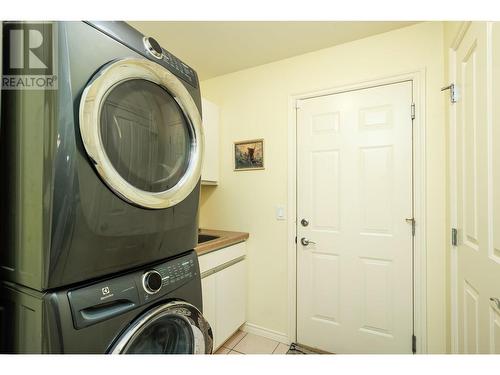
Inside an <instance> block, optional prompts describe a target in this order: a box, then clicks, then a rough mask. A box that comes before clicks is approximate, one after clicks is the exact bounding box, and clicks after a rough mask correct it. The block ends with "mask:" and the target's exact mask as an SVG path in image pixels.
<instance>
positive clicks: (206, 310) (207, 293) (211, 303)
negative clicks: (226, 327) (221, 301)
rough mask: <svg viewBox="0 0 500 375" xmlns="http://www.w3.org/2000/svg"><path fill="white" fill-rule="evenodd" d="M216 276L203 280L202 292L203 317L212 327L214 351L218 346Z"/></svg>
mask: <svg viewBox="0 0 500 375" xmlns="http://www.w3.org/2000/svg"><path fill="white" fill-rule="evenodd" d="M215 276H216V275H215V274H213V275H210V276H207V277H204V278H203V279H201V290H202V295H203V316H204V317H205V319H206V320H207V321H208V323H209V324H210V327H212V333H213V335H214V349H215V348H216V347H217V346H218V341H217V328H216V319H215Z"/></svg>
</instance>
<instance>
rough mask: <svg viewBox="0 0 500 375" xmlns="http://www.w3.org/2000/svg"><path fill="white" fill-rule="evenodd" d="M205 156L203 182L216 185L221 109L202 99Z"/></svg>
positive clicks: (202, 173) (202, 172)
mask: <svg viewBox="0 0 500 375" xmlns="http://www.w3.org/2000/svg"><path fill="white" fill-rule="evenodd" d="M201 103H202V109H203V131H204V133H205V154H204V157H203V167H202V171H201V182H202V184H206V185H216V184H217V183H218V181H219V107H217V105H215V104H214V103H212V102H210V101H208V100H206V99H202V101H201Z"/></svg>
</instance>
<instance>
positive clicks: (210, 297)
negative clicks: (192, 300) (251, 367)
mask: <svg viewBox="0 0 500 375" xmlns="http://www.w3.org/2000/svg"><path fill="white" fill-rule="evenodd" d="M224 250H225V249H224ZM205 256H210V254H207V255H202V256H201V258H203V257H205ZM240 259H241V258H240ZM233 262H234V260H233V261H230V262H226V263H224V264H220V265H217V266H216V267H215V268H214V269H213V270H215V271H216V272H214V273H212V274H209V275H208V276H205V277H203V278H202V280H201V286H202V293H203V315H204V316H205V318H206V319H207V320H208V322H209V323H210V326H211V327H212V332H213V335H214V351H215V350H216V349H217V348H218V347H219V346H221V345H222V344H223V343H224V342H225V341H226V340H227V339H228V338H230V337H231V336H232V335H233V333H235V332H236V331H237V330H238V328H239V327H241V326H242V325H243V324H244V323H245V321H246V301H247V271H246V260H245V259H244V258H243V259H241V260H239V261H238V262H236V263H234V264H232V263H233ZM227 264H230V265H229V266H227V267H225V265H227ZM208 271H210V270H208ZM208 273H209V272H208Z"/></svg>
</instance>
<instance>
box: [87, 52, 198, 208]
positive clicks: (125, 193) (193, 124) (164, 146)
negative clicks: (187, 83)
mask: <svg viewBox="0 0 500 375" xmlns="http://www.w3.org/2000/svg"><path fill="white" fill-rule="evenodd" d="M80 133H81V136H82V140H83V144H84V146H85V149H86V151H87V153H88V155H89V157H90V159H91V160H92V162H93V163H94V166H95V168H96V170H97V172H98V173H99V175H100V176H101V178H102V179H103V181H104V182H105V183H106V184H107V185H108V186H109V187H110V188H111V189H112V190H113V191H114V192H115V193H116V194H118V195H119V196H120V197H122V198H123V199H124V200H126V201H128V202H129V203H132V204H134V205H137V206H140V207H145V208H156V209H160V208H167V207H171V206H173V205H175V204H177V203H179V202H181V201H182V200H183V199H184V198H186V197H187V196H188V195H189V193H191V191H192V190H193V189H194V188H195V186H196V184H197V183H198V181H199V179H200V175H201V165H202V155H203V133H202V126H201V116H200V113H199V111H198V108H197V107H196V104H195V102H194V100H193V98H192V96H191V95H190V94H189V92H188V91H187V89H186V88H185V87H184V85H183V84H182V82H181V81H180V80H179V79H178V78H177V77H176V76H174V75H173V74H172V73H170V72H169V71H168V70H167V69H165V68H163V67H162V66H160V65H158V64H156V63H154V62H152V61H149V60H146V59H135V58H130V59H123V60H118V61H116V62H113V63H111V64H109V65H107V66H106V67H104V68H103V69H102V70H101V71H100V72H99V73H98V74H97V75H96V76H95V77H94V78H93V79H92V81H91V82H90V84H89V85H88V86H87V87H86V89H85V90H84V92H83V94H82V98H81V101H80Z"/></svg>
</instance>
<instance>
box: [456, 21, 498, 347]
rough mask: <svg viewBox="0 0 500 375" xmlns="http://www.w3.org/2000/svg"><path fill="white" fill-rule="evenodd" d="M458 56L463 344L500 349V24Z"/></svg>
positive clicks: (468, 37) (476, 35)
mask: <svg viewBox="0 0 500 375" xmlns="http://www.w3.org/2000/svg"><path fill="white" fill-rule="evenodd" d="M454 60H455V66H454V69H453V70H454V71H455V74H456V86H457V88H458V92H459V98H458V101H457V103H456V104H454V105H455V108H454V110H455V119H456V120H455V138H454V139H452V140H451V141H452V142H454V148H455V150H456V152H455V155H456V160H454V161H453V162H454V164H453V166H452V167H453V168H454V174H455V176H456V187H455V191H456V203H455V204H456V208H455V210H454V211H455V212H456V220H455V222H456V225H457V230H458V236H457V239H458V243H457V247H456V249H455V250H454V251H455V257H456V261H455V264H456V266H455V267H456V269H454V270H452V272H455V277H454V280H456V285H454V291H455V293H456V299H455V300H456V303H455V305H454V306H453V308H454V310H455V313H456V314H455V316H456V318H457V326H456V335H457V337H456V343H457V345H458V347H457V349H458V352H459V353H470V354H475V353H481V354H484V353H496V354H500V306H496V304H495V303H494V301H491V300H490V298H500V148H499V146H500V143H499V142H500V111H499V108H498V107H499V106H498V104H497V103H498V102H499V100H500V95H499V89H498V85H499V84H500V23H491V22H472V23H471V24H470V25H469V27H468V28H467V30H466V32H465V33H464V35H463V37H462V39H461V40H460V42H459V43H458V44H457V46H456V50H455V58H454Z"/></svg>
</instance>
